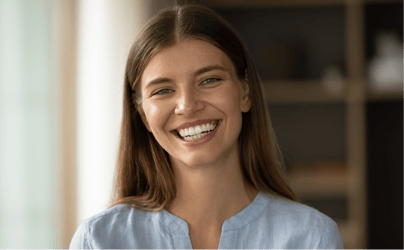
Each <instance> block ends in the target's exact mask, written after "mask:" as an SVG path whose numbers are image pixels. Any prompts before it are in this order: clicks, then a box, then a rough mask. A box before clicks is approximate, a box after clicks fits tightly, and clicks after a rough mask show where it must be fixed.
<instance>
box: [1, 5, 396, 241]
mask: <svg viewBox="0 0 404 250" xmlns="http://www.w3.org/2000/svg"><path fill="white" fill-rule="evenodd" d="M173 2H174V0H147V1H146V0H145V1H142V0H120V1H115V0H56V1H54V0H0V248H68V247H69V244H70V240H71V238H72V236H73V234H74V232H75V230H76V229H77V226H78V225H79V223H80V222H81V221H83V220H85V219H87V218H89V217H91V216H93V215H95V214H97V213H99V212H101V211H103V210H105V209H106V208H107V206H108V200H109V197H110V192H111V187H112V174H113V170H114V167H115V162H116V158H117V151H118V143H119V132H120V122H121V115H122V107H121V106H122V96H123V91H122V86H123V78H124V70H125V63H126V59H127V56H128V53H129V49H130V47H131V45H132V43H133V41H134V39H135V37H136V35H137V34H138V32H139V31H140V29H141V28H142V27H143V25H144V24H145V23H146V22H147V20H148V19H149V18H150V17H152V16H153V15H155V14H156V13H158V12H159V11H160V10H161V9H163V8H165V7H169V6H171V5H172V4H173ZM177 2H178V3H184V2H185V0H178V1H177ZM187 2H196V3H202V4H206V5H208V6H210V7H212V8H213V9H215V10H216V11H217V12H219V13H220V14H221V15H222V16H223V17H224V18H225V19H226V20H228V22H229V23H230V24H232V25H233V27H234V28H235V29H236V30H237V31H238V32H239V33H240V35H241V37H242V39H243V40H244V41H245V43H246V45H247V47H248V49H249V51H250V53H251V54H252V56H253V58H254V60H255V62H256V66H257V69H258V72H259V74H260V76H261V78H262V80H263V84H264V91H265V93H264V95H265V98H266V100H267V104H268V108H269V113H270V116H271V119H272V123H273V126H274V128H275V132H276V135H277V139H278V142H279V144H280V147H281V149H282V151H283V153H284V156H285V162H286V170H287V175H288V177H289V182H290V184H291V185H292V186H293V187H294V189H295V190H296V192H297V194H298V196H299V198H300V199H301V201H302V203H304V204H307V205H309V206H312V207H314V208H316V209H318V210H319V211H321V212H323V213H324V214H326V215H328V216H330V217H331V218H332V219H334V220H335V221H336V222H337V223H338V226H339V229H340V232H341V235H342V237H343V240H344V244H345V248H384V249H385V248H395V249H399V248H403V99H402V98H403V93H404V92H402V91H403V85H402V84H403V59H402V57H403V47H402V45H403V19H402V18H403V3H402V1H396V0H199V1H198V0H195V1H191V0H188V1H187Z"/></svg>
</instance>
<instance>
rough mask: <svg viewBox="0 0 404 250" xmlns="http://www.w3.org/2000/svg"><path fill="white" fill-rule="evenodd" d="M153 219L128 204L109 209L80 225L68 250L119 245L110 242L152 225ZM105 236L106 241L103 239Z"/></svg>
mask: <svg viewBox="0 0 404 250" xmlns="http://www.w3.org/2000/svg"><path fill="white" fill-rule="evenodd" d="M153 218H154V216H153V215H152V213H148V212H146V211H142V210H139V209H136V208H135V207H134V206H132V205H130V204H120V205H117V206H114V207H111V208H109V209H107V210H105V211H103V212H101V213H98V214H96V215H94V216H92V217H91V218H88V219H86V220H84V221H82V222H81V223H80V225H79V226H78V228H77V230H76V232H75V234H74V236H73V239H72V241H71V243H70V249H73V248H74V249H76V248H84V249H90V248H105V247H107V246H109V245H111V246H114V245H119V244H120V243H118V242H115V243H114V242H111V240H112V241H113V240H114V239H119V238H121V237H125V235H128V234H130V233H131V232H133V231H134V230H136V229H141V228H143V227H144V225H153V222H154V219H153ZM107 235H108V240H107V239H105V236H107ZM105 244H107V245H105Z"/></svg>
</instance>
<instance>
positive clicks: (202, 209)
mask: <svg viewBox="0 0 404 250" xmlns="http://www.w3.org/2000/svg"><path fill="white" fill-rule="evenodd" d="M282 170H283V158H282V154H281V152H280V150H279V148H278V145H277V143H276V139H275V134H274V131H273V129H272V126H271V123H270V119H269V116H268V111H267V108H266V103H265V101H264V97H263V93H262V87H261V83H260V79H259V76H258V74H257V71H256V69H255V67H254V63H253V61H252V58H251V56H250V54H249V53H248V51H247V49H246V47H245V46H244V45H243V44H242V42H241V41H240V39H239V38H238V36H237V34H236V32H235V31H234V30H233V29H232V28H231V27H230V26H229V25H228V24H227V23H226V22H225V21H224V20H223V19H222V18H221V17H219V16H218V15H217V14H216V13H215V12H214V11H212V10H210V9H209V8H207V7H202V6H197V5H185V6H175V7H173V8H170V9H166V10H164V11H163V12H161V13H160V14H159V15H157V16H156V17H154V18H153V19H152V20H150V21H149V22H148V24H147V25H146V27H145V28H144V29H143V30H142V32H141V33H140V35H139V36H138V38H137V40H136V41H135V42H134V44H133V46H132V49H131V51H130V54H129V57H128V60H127V65H126V73H125V83H124V107H123V120H122V128H121V144H120V150H119V159H118V164H117V169H116V176H115V190H114V195H113V197H112V205H111V207H110V208H109V209H108V210H106V211H104V212H103V213H101V214H98V215H96V216H94V217H92V218H90V219H88V220H86V221H84V222H82V223H81V224H80V226H79V228H78V229H77V231H76V234H75V235H74V237H73V240H72V242H71V246H70V247H71V248H143V249H145V248H216V249H217V248H342V247H343V246H342V240H341V236H340V234H339V232H338V227H337V225H336V223H335V222H334V221H333V220H332V219H330V218H329V217H327V216H326V215H324V214H322V213H320V212H319V211H317V210H315V209H313V208H310V207H308V206H305V205H303V204H300V203H299V201H298V199H297V197H296V195H295V194H294V192H293V190H292V189H291V188H290V187H289V185H288V184H287V183H286V181H285V177H284V175H283V172H282Z"/></svg>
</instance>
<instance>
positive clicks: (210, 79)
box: [202, 78, 221, 83]
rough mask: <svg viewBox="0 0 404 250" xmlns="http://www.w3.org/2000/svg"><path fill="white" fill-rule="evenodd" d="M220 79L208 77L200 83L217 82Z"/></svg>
mask: <svg viewBox="0 0 404 250" xmlns="http://www.w3.org/2000/svg"><path fill="white" fill-rule="evenodd" d="M220 80H221V79H219V78H209V79H206V80H205V81H203V82H202V83H212V82H217V81H220Z"/></svg>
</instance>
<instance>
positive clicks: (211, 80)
mask: <svg viewBox="0 0 404 250" xmlns="http://www.w3.org/2000/svg"><path fill="white" fill-rule="evenodd" d="M220 80H221V79H219V78H208V79H206V80H205V81H203V82H202V83H204V82H207V84H209V83H214V82H218V81H220ZM165 90H167V91H171V89H162V90H159V91H157V92H156V93H154V94H153V95H162V94H160V93H163V94H164V91H165ZM166 93H168V92H166Z"/></svg>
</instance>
